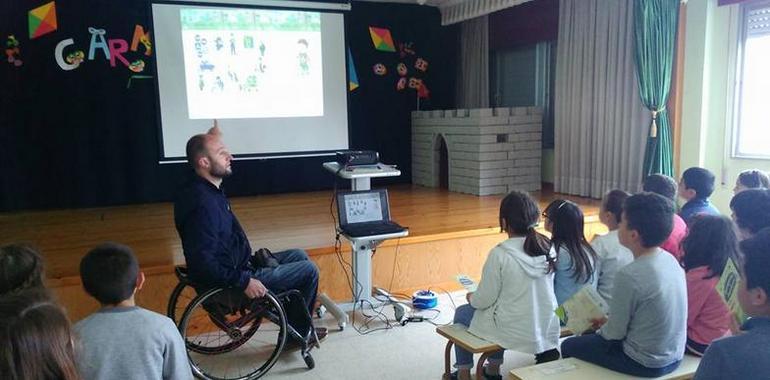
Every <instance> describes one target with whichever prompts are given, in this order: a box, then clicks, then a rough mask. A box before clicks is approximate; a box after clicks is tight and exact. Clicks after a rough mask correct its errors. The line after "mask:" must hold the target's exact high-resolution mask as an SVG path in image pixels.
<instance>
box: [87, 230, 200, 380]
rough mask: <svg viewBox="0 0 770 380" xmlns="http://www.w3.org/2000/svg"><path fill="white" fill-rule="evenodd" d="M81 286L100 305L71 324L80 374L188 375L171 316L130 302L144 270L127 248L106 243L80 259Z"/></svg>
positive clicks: (106, 376)
mask: <svg viewBox="0 0 770 380" xmlns="http://www.w3.org/2000/svg"><path fill="white" fill-rule="evenodd" d="M80 277H81V279H82V281H83V288H84V289H85V291H86V292H87V293H88V294H90V295H91V296H92V297H94V298H96V300H97V301H99V303H100V304H101V305H102V308H101V309H100V310H99V311H97V312H96V313H94V314H91V315H90V316H88V317H87V318H86V319H83V320H82V321H80V322H78V323H77V324H75V334H76V335H77V336H78V338H79V345H78V347H77V351H76V355H77V361H78V370H79V372H80V374H81V376H82V377H83V378H84V379H88V380H91V379H124V380H130V379H137V380H139V379H192V371H191V370H190V363H189V362H188V360H187V350H186V349H185V344H184V341H183V340H182V337H181V335H179V331H178V330H177V328H176V326H175V325H174V322H172V321H171V319H169V318H168V317H166V316H164V315H160V314H158V313H155V312H152V311H149V310H146V309H143V308H140V307H138V306H136V304H135V302H134V295H135V294H136V291H137V290H139V289H141V287H142V285H143V284H144V273H142V272H140V271H139V264H138V263H137V261H136V257H135V256H134V254H133V252H132V251H131V249H130V248H128V247H126V246H124V245H120V244H115V243H107V244H103V245H100V246H98V247H96V248H94V249H93V250H91V251H90V252H88V254H86V256H85V257H83V260H81V262H80Z"/></svg>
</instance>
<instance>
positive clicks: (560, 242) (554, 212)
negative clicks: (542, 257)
mask: <svg viewBox="0 0 770 380" xmlns="http://www.w3.org/2000/svg"><path fill="white" fill-rule="evenodd" d="M543 216H544V217H545V229H546V230H547V231H548V232H550V233H551V244H552V245H553V248H554V250H555V251H556V252H557V255H558V257H557V259H556V273H555V274H554V278H553V289H554V292H555V293H556V302H557V303H558V304H559V305H561V304H563V303H564V301H566V300H568V299H570V297H572V295H573V294H575V293H577V291H578V290H580V288H582V287H583V286H585V285H591V286H592V287H593V288H594V289H596V285H597V283H598V280H599V276H598V273H595V272H596V252H594V249H593V248H591V244H588V241H586V238H585V235H584V234H583V211H581V210H580V207H578V205H576V204H575V203H574V202H570V201H567V200H563V199H557V200H555V201H553V202H551V204H550V205H548V207H546V209H545V212H543Z"/></svg>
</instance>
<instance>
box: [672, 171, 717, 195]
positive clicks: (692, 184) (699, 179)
mask: <svg viewBox="0 0 770 380" xmlns="http://www.w3.org/2000/svg"><path fill="white" fill-rule="evenodd" d="M713 192H714V173H712V172H710V171H708V170H707V169H704V168H698V167H694V168H689V169H687V170H685V171H684V173H682V180H681V181H679V196H680V197H682V198H684V199H686V200H688V201H689V200H691V199H708V197H710V196H711V194H712V193H713Z"/></svg>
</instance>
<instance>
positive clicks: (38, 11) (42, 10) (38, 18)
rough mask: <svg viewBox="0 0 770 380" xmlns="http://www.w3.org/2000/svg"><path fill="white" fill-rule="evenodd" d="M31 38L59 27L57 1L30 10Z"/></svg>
mask: <svg viewBox="0 0 770 380" xmlns="http://www.w3.org/2000/svg"><path fill="white" fill-rule="evenodd" d="M28 19H29V38H30V39H32V38H38V37H40V36H42V35H44V34H48V33H51V32H53V31H54V30H56V29H57V27H58V25H57V23H56V2H54V1H52V2H50V3H48V4H43V5H41V6H39V7H37V8H35V9H33V10H31V11H29V17H28Z"/></svg>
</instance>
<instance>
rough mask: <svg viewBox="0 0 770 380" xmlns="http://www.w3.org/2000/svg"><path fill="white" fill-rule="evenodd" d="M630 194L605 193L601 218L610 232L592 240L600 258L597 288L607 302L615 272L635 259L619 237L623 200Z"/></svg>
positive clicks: (613, 191)
mask: <svg viewBox="0 0 770 380" xmlns="http://www.w3.org/2000/svg"><path fill="white" fill-rule="evenodd" d="M628 196H629V194H628V193H626V192H625V191H623V190H611V191H610V192H608V193H607V194H605V195H604V199H602V206H601V208H600V209H599V220H600V221H601V222H602V224H604V225H605V226H607V228H608V229H609V230H610V232H608V233H607V234H606V235H602V236H597V237H595V238H594V240H593V241H592V242H591V246H592V247H593V248H594V251H596V256H597V258H598V264H597V267H599V283H598V285H597V290H598V292H599V295H600V296H602V298H604V300H605V301H606V302H607V303H609V302H610V299H611V298H612V294H611V293H612V283H613V281H614V280H615V273H616V272H617V271H618V270H619V269H620V268H623V267H624V266H626V265H628V264H629V263H631V262H632V261H634V255H633V254H632V253H631V251H629V250H628V248H626V247H624V246H623V245H621V244H620V240H619V239H618V225H619V224H620V216H621V214H622V213H623V202H625V201H626V198H628Z"/></svg>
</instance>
